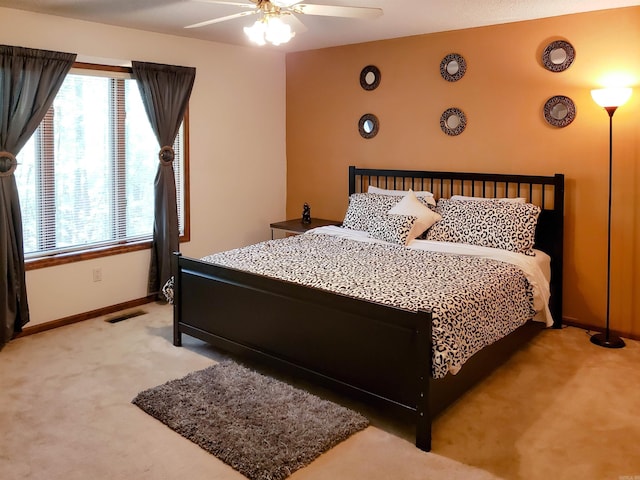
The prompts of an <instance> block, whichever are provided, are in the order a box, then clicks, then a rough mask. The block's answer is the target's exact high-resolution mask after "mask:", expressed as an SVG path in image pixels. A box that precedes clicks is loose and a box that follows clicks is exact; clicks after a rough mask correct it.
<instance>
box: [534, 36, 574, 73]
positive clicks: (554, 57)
mask: <svg viewBox="0 0 640 480" xmlns="http://www.w3.org/2000/svg"><path fill="white" fill-rule="evenodd" d="M575 58H576V51H575V49H574V48H573V45H571V44H570V43H569V42H566V41H564V40H556V41H554V42H551V43H550V44H549V45H547V47H546V48H545V49H544V52H542V64H543V65H544V68H546V69H547V70H549V71H551V72H564V71H565V70H566V69H567V68H569V67H570V66H571V64H572V63H573V60H574V59H575Z"/></svg>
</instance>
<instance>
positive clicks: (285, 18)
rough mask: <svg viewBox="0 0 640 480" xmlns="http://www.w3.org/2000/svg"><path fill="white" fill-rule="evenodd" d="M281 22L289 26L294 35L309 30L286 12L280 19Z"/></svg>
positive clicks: (291, 14)
mask: <svg viewBox="0 0 640 480" xmlns="http://www.w3.org/2000/svg"><path fill="white" fill-rule="evenodd" d="M280 18H281V19H282V21H283V22H285V23H288V24H289V25H290V26H291V30H293V31H294V32H296V33H303V32H306V31H307V30H309V29H308V28H307V26H306V25H305V24H304V23H302V22H301V21H300V19H299V18H298V17H296V16H295V15H294V14H293V13H289V12H287V13H286V14H285V15H282V16H281V17H280Z"/></svg>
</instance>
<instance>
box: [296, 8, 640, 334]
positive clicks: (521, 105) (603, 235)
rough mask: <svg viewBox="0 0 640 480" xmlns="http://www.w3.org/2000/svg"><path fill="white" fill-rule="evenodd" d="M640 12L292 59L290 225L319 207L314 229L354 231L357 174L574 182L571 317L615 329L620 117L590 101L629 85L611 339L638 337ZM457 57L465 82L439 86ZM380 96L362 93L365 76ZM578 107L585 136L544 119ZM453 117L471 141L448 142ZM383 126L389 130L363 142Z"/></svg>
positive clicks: (567, 282)
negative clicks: (557, 61)
mask: <svg viewBox="0 0 640 480" xmlns="http://www.w3.org/2000/svg"><path fill="white" fill-rule="evenodd" d="M556 39H563V40H567V41H569V42H570V43H571V44H572V45H573V46H574V48H575V50H576V57H575V61H574V62H573V64H572V65H571V67H570V68H569V69H568V70H566V71H564V72H559V73H554V72H550V71H548V70H546V69H545V68H544V67H543V66H542V61H541V57H542V52H543V50H544V48H545V46H546V45H547V44H548V43H549V42H550V41H552V40H556ZM639 46H640V7H630V8H622V9H613V10H605V11H599V12H591V13H585V14H577V15H568V16H563V17H555V18H548V19H542V20H534V21H526V22H517V23H511V24H505V25H496V26H489V27H482V28H474V29H467V30H459V31H452V32H445V33H437V34H428V35H420V36H414V37H406V38H400V39H392V40H385V41H379V42H371V43H365V44H358V45H349V46H343V47H336V48H328V49H321V50H313V51H306V52H297V53H290V54H288V55H287V58H286V62H287V216H288V218H296V217H298V216H300V215H301V212H302V205H303V203H304V202H308V203H309V204H310V205H311V214H312V216H314V217H321V218H331V219H342V218H343V217H344V214H345V211H346V207H347V193H348V191H347V189H348V186H347V167H348V165H357V166H360V167H379V168H384V167H386V168H403V169H422V170H425V169H426V170H451V171H477V172H493V173H519V174H539V175H551V174H554V173H564V174H565V176H566V196H565V200H566V222H565V265H564V268H565V278H564V292H565V293H564V295H565V296H564V315H563V316H564V318H565V319H566V320H569V321H572V322H574V323H579V324H583V325H587V326H593V327H594V328H600V327H602V326H603V325H604V321H605V311H606V277H607V262H606V254H607V199H608V189H607V187H608V181H607V178H608V169H609V123H608V122H609V117H608V116H607V113H606V112H605V111H604V110H603V109H601V108H600V107H598V106H597V105H596V104H595V103H594V102H593V100H592V99H591V95H590V91H591V89H592V88H598V87H601V86H608V84H609V83H611V82H612V81H615V80H616V79H615V78H612V77H611V75H613V74H615V75H616V76H617V78H620V77H622V81H623V82H624V83H625V85H626V86H632V87H634V93H633V95H632V97H631V100H630V101H629V102H628V103H627V104H625V105H624V106H622V107H620V108H619V109H618V111H617V112H616V113H615V115H614V119H613V126H614V144H613V155H614V167H613V169H614V173H613V177H612V178H613V207H612V208H613V215H612V231H613V243H612V263H611V265H612V266H611V292H612V296H611V316H610V318H611V328H612V329H614V330H616V331H618V332H620V333H622V334H624V335H633V336H635V337H638V336H640V273H638V272H640V122H639V119H640V89H639V88H638V84H639V83H640V55H638V51H639V50H638V48H639ZM449 53H459V54H461V55H462V56H464V58H465V60H466V62H467V72H466V74H465V76H464V77H463V78H462V79H461V80H459V81H458V82H453V83H450V82H447V81H445V80H444V79H442V77H441V76H440V70H439V66H440V61H441V60H442V59H443V58H444V56H445V55H447V54H449ZM369 64H373V65H376V66H377V67H378V68H379V69H380V71H381V83H380V86H379V87H378V88H377V89H375V90H372V91H365V90H363V89H362V88H361V87H360V84H359V75H360V71H361V70H362V68H363V67H365V66H366V65H369ZM554 95H566V96H568V97H570V98H571V99H572V100H573V101H574V103H575V105H576V109H577V115H576V118H575V120H574V121H573V123H571V124H570V125H569V126H567V127H565V128H555V127H551V126H550V125H548V124H547V123H546V121H545V120H544V117H543V113H542V110H543V106H544V104H545V102H546V101H547V99H549V98H550V97H552V96H554ZM449 107H458V108H460V109H462V110H463V111H464V112H465V114H466V116H467V128H466V130H465V131H464V132H463V133H462V134H461V135H459V136H457V137H451V136H448V135H445V134H444V133H443V132H442V131H441V130H440V125H439V119H440V115H441V114H442V112H443V111H444V110H445V109H447V108H449ZM365 113H373V114H375V115H376V116H377V117H378V118H379V120H380V131H379V133H378V135H377V136H376V137H374V138H372V139H368V140H366V139H363V138H362V137H360V135H359V133H358V128H357V124H358V119H359V118H360V116H361V115H363V114H365Z"/></svg>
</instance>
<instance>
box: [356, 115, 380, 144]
mask: <svg viewBox="0 0 640 480" xmlns="http://www.w3.org/2000/svg"><path fill="white" fill-rule="evenodd" d="M379 128H380V122H378V117H376V116H375V115H374V114H373V113H365V114H364V115H363V116H361V117H360V120H359V121H358V131H359V132H360V135H362V138H373V137H375V136H376V135H377V134H378V129H379Z"/></svg>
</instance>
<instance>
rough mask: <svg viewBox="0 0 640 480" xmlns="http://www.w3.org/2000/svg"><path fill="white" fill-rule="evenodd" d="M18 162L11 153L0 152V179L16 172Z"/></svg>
mask: <svg viewBox="0 0 640 480" xmlns="http://www.w3.org/2000/svg"><path fill="white" fill-rule="evenodd" d="M17 166H18V162H17V161H16V157H15V156H14V155H13V154H12V153H11V152H0V177H8V176H9V175H13V172H15V171H16V167H17Z"/></svg>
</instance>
